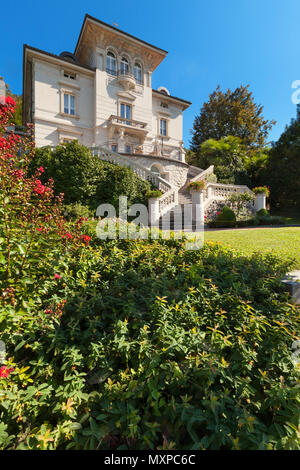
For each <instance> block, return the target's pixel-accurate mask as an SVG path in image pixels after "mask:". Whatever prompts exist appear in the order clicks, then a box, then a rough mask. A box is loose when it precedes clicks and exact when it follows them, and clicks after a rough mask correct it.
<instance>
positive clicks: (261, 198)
mask: <svg viewBox="0 0 300 470" xmlns="http://www.w3.org/2000/svg"><path fill="white" fill-rule="evenodd" d="M254 208H255V210H256V212H258V211H260V210H261V209H265V208H266V195H265V193H257V194H256V195H255V201H254Z"/></svg>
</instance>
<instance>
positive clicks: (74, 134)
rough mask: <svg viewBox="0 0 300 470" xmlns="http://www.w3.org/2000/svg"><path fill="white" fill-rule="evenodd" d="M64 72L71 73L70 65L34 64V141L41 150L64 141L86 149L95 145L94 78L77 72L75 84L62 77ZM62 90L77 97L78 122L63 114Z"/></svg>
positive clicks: (37, 62) (36, 61)
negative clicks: (72, 139) (93, 130)
mask: <svg viewBox="0 0 300 470" xmlns="http://www.w3.org/2000/svg"><path fill="white" fill-rule="evenodd" d="M64 70H68V64H66V67H61V66H59V65H56V64H52V63H48V62H46V61H45V62H44V61H42V60H34V66H33V75H34V79H33V84H34V90H33V105H34V108H33V109H34V121H35V140H36V145H37V146H38V147H41V146H43V145H57V144H58V143H59V141H60V140H62V139H63V138H76V139H78V140H79V141H80V142H81V143H83V144H85V145H92V143H93V132H92V128H93V125H94V123H93V122H94V119H93V116H94V110H93V109H94V82H93V77H92V78H90V77H88V76H86V75H84V73H78V72H76V80H70V79H67V78H65V77H64V76H63V71H64ZM69 70H71V67H70V68H69ZM63 90H65V91H66V92H70V93H74V94H75V100H76V114H77V116H78V118H74V117H69V116H63V115H62V114H61V112H62V111H63V101H62V100H63ZM47 129H48V131H47ZM61 129H63V131H61Z"/></svg>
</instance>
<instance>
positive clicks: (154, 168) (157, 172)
mask: <svg viewBox="0 0 300 470" xmlns="http://www.w3.org/2000/svg"><path fill="white" fill-rule="evenodd" d="M151 173H153V174H154V175H156V176H160V174H161V172H160V168H159V166H158V165H155V164H154V165H152V167H151Z"/></svg>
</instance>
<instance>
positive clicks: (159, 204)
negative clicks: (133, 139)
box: [90, 146, 252, 231]
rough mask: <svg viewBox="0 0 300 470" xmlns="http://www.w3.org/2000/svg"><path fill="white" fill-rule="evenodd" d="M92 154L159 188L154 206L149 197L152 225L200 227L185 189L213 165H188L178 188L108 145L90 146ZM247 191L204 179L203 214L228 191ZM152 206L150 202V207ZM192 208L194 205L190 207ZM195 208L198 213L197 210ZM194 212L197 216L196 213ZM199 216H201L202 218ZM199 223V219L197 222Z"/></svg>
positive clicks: (210, 172)
mask: <svg viewBox="0 0 300 470" xmlns="http://www.w3.org/2000/svg"><path fill="white" fill-rule="evenodd" d="M90 150H91V152H92V153H93V155H97V156H98V157H99V158H100V159H101V160H105V161H108V162H111V163H115V164H118V165H121V166H125V167H129V168H131V169H132V170H133V171H134V173H135V174H136V175H137V176H139V177H140V178H142V179H144V180H146V181H150V182H151V183H152V184H153V185H154V186H155V187H156V188H158V189H160V190H161V191H162V193H163V194H162V196H161V197H159V198H157V200H152V202H153V201H154V203H155V204H156V206H155V210H152V209H150V205H151V204H150V201H151V199H150V200H149V204H150V205H149V214H151V216H150V218H151V220H153V222H151V223H153V224H154V225H156V226H157V225H158V226H159V227H160V228H161V229H163V230H175V231H176V230H183V229H184V231H195V230H198V229H199V230H202V228H201V226H200V228H199V226H198V227H196V221H195V220H194V219H195V218H194V217H193V215H192V213H193V211H192V197H191V194H190V192H189V190H188V185H189V183H190V182H192V181H199V180H205V181H208V178H209V176H210V175H212V174H213V171H214V167H213V166H210V167H209V168H207V169H206V170H202V169H201V168H197V167H194V166H192V165H190V166H189V168H188V174H187V179H186V182H185V184H184V185H183V186H182V188H180V189H179V190H178V188H177V187H175V186H173V185H171V184H170V183H169V181H166V180H165V179H163V178H161V177H160V176H158V175H157V174H155V173H152V172H151V171H150V170H148V169H146V168H145V167H143V166H141V165H139V164H138V163H137V162H134V161H133V160H131V159H130V158H128V157H126V156H125V155H120V154H118V153H116V152H113V151H111V150H109V149H106V148H103V147H100V146H98V147H91V148H90ZM244 192H250V193H252V191H250V189H249V188H248V187H247V186H236V185H228V184H219V183H209V182H208V183H207V185H206V189H205V190H204V191H203V202H202V204H203V206H202V212H201V211H200V212H201V214H202V217H203V210H204V214H209V213H211V212H212V211H216V210H217V208H218V205H219V203H220V202H221V201H225V200H226V199H227V197H228V196H230V195H231V194H240V193H244ZM153 207H154V206H152V208H153ZM194 209H195V207H194ZM200 212H199V213H200ZM198 215H199V214H198V213H197V217H198ZM202 220H203V219H202ZM198 225H199V222H198Z"/></svg>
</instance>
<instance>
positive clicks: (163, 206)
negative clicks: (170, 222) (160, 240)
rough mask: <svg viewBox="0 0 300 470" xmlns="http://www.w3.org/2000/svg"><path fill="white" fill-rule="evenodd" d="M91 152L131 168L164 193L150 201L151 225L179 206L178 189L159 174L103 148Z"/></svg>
mask: <svg viewBox="0 0 300 470" xmlns="http://www.w3.org/2000/svg"><path fill="white" fill-rule="evenodd" d="M90 150H91V152H92V154H93V155H97V157H99V158H100V159H101V160H104V161H107V162H110V163H114V164H116V165H120V166H123V167H127V168H131V170H132V171H133V172H134V173H135V174H136V175H137V176H139V177H140V178H141V179H143V180H145V181H149V182H151V183H152V184H153V185H154V186H155V187H156V188H157V189H159V190H160V191H161V192H162V193H163V194H162V196H161V197H160V198H155V199H150V200H149V209H150V210H149V212H150V215H151V214H152V215H151V219H152V220H151V223H156V222H158V219H159V217H161V216H162V215H164V214H165V213H166V212H167V211H169V210H171V209H172V208H173V207H175V206H176V205H177V204H178V189H177V188H176V187H174V186H172V185H171V184H170V183H169V182H168V181H166V180H164V179H163V178H161V177H160V176H158V175H157V174H155V173H152V172H151V171H150V170H147V168H145V167H143V166H141V165H139V164H138V163H137V162H135V161H133V160H131V159H130V158H127V157H126V156H125V155H119V154H118V153H116V152H113V151H112V150H109V149H105V148H103V147H91V148H90Z"/></svg>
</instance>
